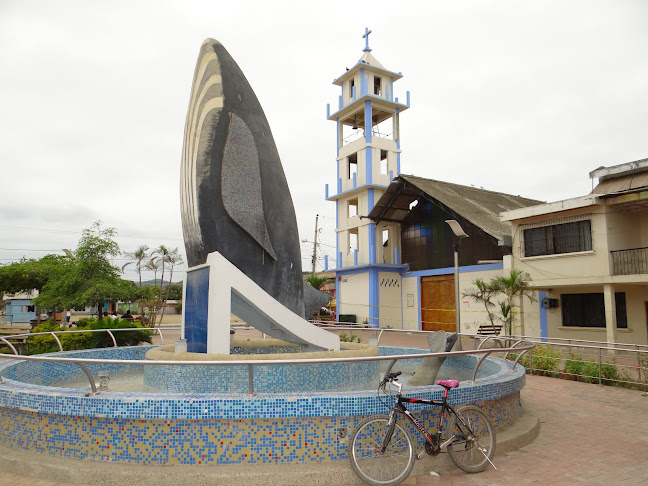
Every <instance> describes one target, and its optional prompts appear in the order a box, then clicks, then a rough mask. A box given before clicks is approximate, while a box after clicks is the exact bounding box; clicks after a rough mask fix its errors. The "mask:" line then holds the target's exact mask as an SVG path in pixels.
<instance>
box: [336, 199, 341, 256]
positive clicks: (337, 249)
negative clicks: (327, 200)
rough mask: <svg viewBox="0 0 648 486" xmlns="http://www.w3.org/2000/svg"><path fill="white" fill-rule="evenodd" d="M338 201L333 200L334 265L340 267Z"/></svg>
mask: <svg viewBox="0 0 648 486" xmlns="http://www.w3.org/2000/svg"><path fill="white" fill-rule="evenodd" d="M339 210H340V201H337V200H336V201H335V267H336V268H340V267H342V257H341V256H338V255H340V233H338V231H337V230H338V229H340V211H339Z"/></svg>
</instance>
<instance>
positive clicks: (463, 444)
mask: <svg viewBox="0 0 648 486" xmlns="http://www.w3.org/2000/svg"><path fill="white" fill-rule="evenodd" d="M400 374H401V372H400V371H399V372H395V373H387V374H386V375H385V377H384V378H383V380H382V381H381V383H380V385H379V386H378V395H379V397H380V390H381V389H382V390H383V392H385V393H387V391H386V389H385V388H386V386H387V385H390V386H391V385H394V386H396V387H397V388H398V393H397V395H396V398H397V400H396V401H395V402H394V405H393V407H391V411H390V413H389V415H388V417H373V418H368V419H366V420H364V421H362V422H361V423H360V425H358V427H357V428H356V430H355V432H354V434H353V435H352V436H351V439H350V445H349V459H350V460H351V466H352V467H353V469H354V471H355V472H356V474H357V475H358V476H359V477H360V479H362V480H363V481H364V482H365V483H367V484H370V485H372V486H394V485H396V484H400V483H401V482H403V481H404V480H405V479H406V478H407V477H408V476H409V475H410V473H411V472H412V468H413V467H414V462H415V460H416V459H421V458H422V457H423V453H424V452H426V453H427V454H429V455H431V456H436V455H437V454H439V453H441V452H442V451H443V450H444V449H447V452H448V453H449V454H450V459H452V462H454V464H455V465H456V466H457V467H459V468H461V469H463V470H464V471H466V472H468V473H476V472H480V471H483V470H484V469H486V467H487V466H488V464H489V463H490V465H492V466H493V467H494V468H495V469H497V468H496V467H495V465H494V464H493V462H492V461H491V458H492V457H493V454H494V453H495V433H494V432H493V426H492V424H491V423H490V420H488V417H486V415H484V413H483V412H482V411H481V410H479V409H478V408H477V407H473V406H466V407H462V408H460V409H457V410H455V409H454V408H453V407H452V406H450V404H448V392H449V391H450V390H451V389H453V388H457V387H458V386H459V382H458V381H456V380H440V381H437V385H441V386H442V387H443V388H445V393H444V394H443V399H441V400H423V399H420V398H409V397H404V396H402V388H403V385H402V384H400V383H398V381H397V377H398V376H399V375H400ZM406 403H417V404H424V405H432V406H435V407H441V415H440V417H439V424H438V427H437V431H436V432H435V433H432V434H430V433H429V432H428V431H427V430H426V429H425V427H423V425H422V424H421V423H420V422H419V421H418V420H417V419H416V418H415V417H414V416H413V415H412V413H411V412H410V411H409V410H408V409H407V408H406V406H405V404H406ZM446 413H447V414H448V418H447V424H448V427H447V429H446V431H448V432H449V434H446V437H444V435H443V434H444V431H443V425H444V417H445V416H446ZM400 415H404V416H405V417H407V418H408V419H409V420H410V421H411V422H412V423H413V424H414V426H415V427H416V428H417V429H418V430H419V431H420V432H421V433H422V434H423V436H424V437H425V450H424V451H421V452H420V453H419V454H415V453H414V446H413V442H412V438H411V436H410V433H409V432H408V431H407V430H406V429H405V428H403V427H401V425H399V424H398V417H399V416H400ZM447 435H449V437H447Z"/></svg>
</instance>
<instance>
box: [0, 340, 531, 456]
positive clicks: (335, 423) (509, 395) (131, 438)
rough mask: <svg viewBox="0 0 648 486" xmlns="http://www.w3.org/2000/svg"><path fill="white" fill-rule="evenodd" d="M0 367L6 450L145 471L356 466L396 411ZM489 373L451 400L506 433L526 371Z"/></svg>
mask: <svg viewBox="0 0 648 486" xmlns="http://www.w3.org/2000/svg"><path fill="white" fill-rule="evenodd" d="M148 349H151V347H132V348H117V349H113V348H111V349H98V350H87V351H75V352H66V353H57V356H63V355H65V356H69V357H84V358H96V357H103V358H105V359H140V360H143V359H144V354H145V352H146V351H148ZM380 352H381V354H386V355H393V354H396V353H398V354H412V353H422V352H423V350H420V349H411V348H387V347H381V348H380ZM476 359H477V358H476V357H475V356H471V355H465V356H451V357H449V358H448V359H447V360H446V363H444V367H442V369H441V373H442V374H444V375H448V374H450V375H453V376H457V374H458V373H463V376H464V377H466V376H468V375H469V372H470V371H471V370H472V368H473V367H474V364H475V362H476ZM412 361H414V360H412ZM401 364H402V365H403V366H400V365H401ZM385 365H386V364H385V363H382V364H381V365H380V366H381V367H382V366H385ZM88 366H89V367H90V369H91V370H92V372H93V375H94V376H98V373H99V371H101V370H108V371H109V373H110V374H111V375H112V376H116V375H119V374H120V373H124V372H128V373H132V372H135V371H139V372H143V368H145V366H144V365H103V364H90V365H88ZM407 366H410V367H411V368H412V369H415V368H416V366H417V365H416V363H400V362H399V363H398V364H397V365H396V367H395V368H394V369H395V370H399V369H405V368H406V367H407ZM147 367H152V368H155V367H157V366H150V365H149V366H147ZM134 368H139V370H137V369H134ZM444 368H446V369H444ZM0 369H1V371H2V376H3V378H4V380H5V382H4V383H3V384H0V434H2V440H3V443H4V444H5V446H9V447H15V448H19V449H24V450H29V451H34V452H40V453H45V454H49V455H53V456H60V457H69V458H75V459H90V460H97V461H114V462H124V463H137V464H143V465H162V464H192V465H204V464H211V465H235V464H239V465H240V464H250V465H252V464H287V463H290V464H295V463H313V462H323V461H341V460H346V459H347V440H346V437H347V436H348V435H349V434H350V433H351V431H352V430H353V429H354V428H355V427H356V426H357V424H358V423H359V421H360V420H362V419H364V418H365V417H366V416H368V415H373V414H382V413H385V412H386V410H387V409H386V408H385V406H384V405H383V404H382V403H381V402H380V401H379V400H378V398H377V396H376V390H375V389H370V390H356V391H341V392H334V391H327V392H290V393H257V394H256V395H254V396H251V395H235V394H234V395H233V394H231V393H196V392H194V393H145V392H111V391H109V392H102V393H101V394H99V395H96V396H89V397H86V396H85V394H86V393H87V390H81V389H71V388H60V387H56V386H53V385H54V384H56V383H59V382H61V380H62V379H67V378H69V377H70V375H71V374H74V373H76V374H78V375H79V376H83V375H82V374H81V371H80V369H79V368H78V366H76V365H74V364H67V363H45V362H35V361H32V362H25V361H18V360H11V361H8V362H3V363H2V364H1V365H0ZM482 369H483V371H480V374H479V375H478V380H477V382H475V383H472V382H467V381H462V382H461V385H460V387H459V388H457V389H454V390H452V391H451V392H450V397H451V401H452V403H453V404H455V405H458V404H462V403H474V404H476V405H477V406H479V407H481V408H482V410H484V412H485V413H486V414H487V415H488V416H489V417H490V418H491V420H492V421H493V424H494V425H495V428H496V430H498V431H501V430H504V429H506V428H507V427H509V426H510V425H511V424H513V423H514V422H515V420H516V419H517V418H518V416H519V414H520V402H519V392H520V390H521V389H522V387H523V386H524V381H525V376H524V368H522V367H521V366H518V367H516V369H515V370H513V371H512V370H511V369H510V363H509V362H506V361H504V360H501V359H498V358H487V360H486V362H485V363H484V365H483V366H482V368H480V370H482ZM407 393H408V394H409V395H411V396H414V397H419V398H427V399H430V398H433V399H440V398H441V396H442V394H443V389H442V388H441V387H439V386H436V385H435V386H426V387H415V388H414V387H411V388H407ZM412 408H413V409H417V408H420V407H417V406H413V407H412ZM437 413H438V412H437V411H436V410H435V409H427V410H419V411H418V413H417V417H418V418H419V419H420V421H421V422H422V423H423V424H424V425H425V426H426V427H429V426H431V425H432V422H434V421H436V417H437ZM417 447H422V444H418V446H417Z"/></svg>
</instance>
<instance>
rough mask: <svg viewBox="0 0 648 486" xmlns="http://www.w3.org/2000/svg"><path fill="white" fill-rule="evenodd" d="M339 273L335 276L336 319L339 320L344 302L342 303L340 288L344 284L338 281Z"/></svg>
mask: <svg viewBox="0 0 648 486" xmlns="http://www.w3.org/2000/svg"><path fill="white" fill-rule="evenodd" d="M337 277H338V275H337V273H336V274H335V318H336V319H337V318H338V316H339V315H340V313H341V312H342V302H341V301H340V287H341V286H342V282H341V281H340V280H338V278H337Z"/></svg>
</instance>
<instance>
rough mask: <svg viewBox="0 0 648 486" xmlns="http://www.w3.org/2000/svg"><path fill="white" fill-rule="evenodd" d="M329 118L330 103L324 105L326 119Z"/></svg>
mask: <svg viewBox="0 0 648 486" xmlns="http://www.w3.org/2000/svg"><path fill="white" fill-rule="evenodd" d="M330 116H331V103H326V119H327V120H328V118H329V117H330Z"/></svg>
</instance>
